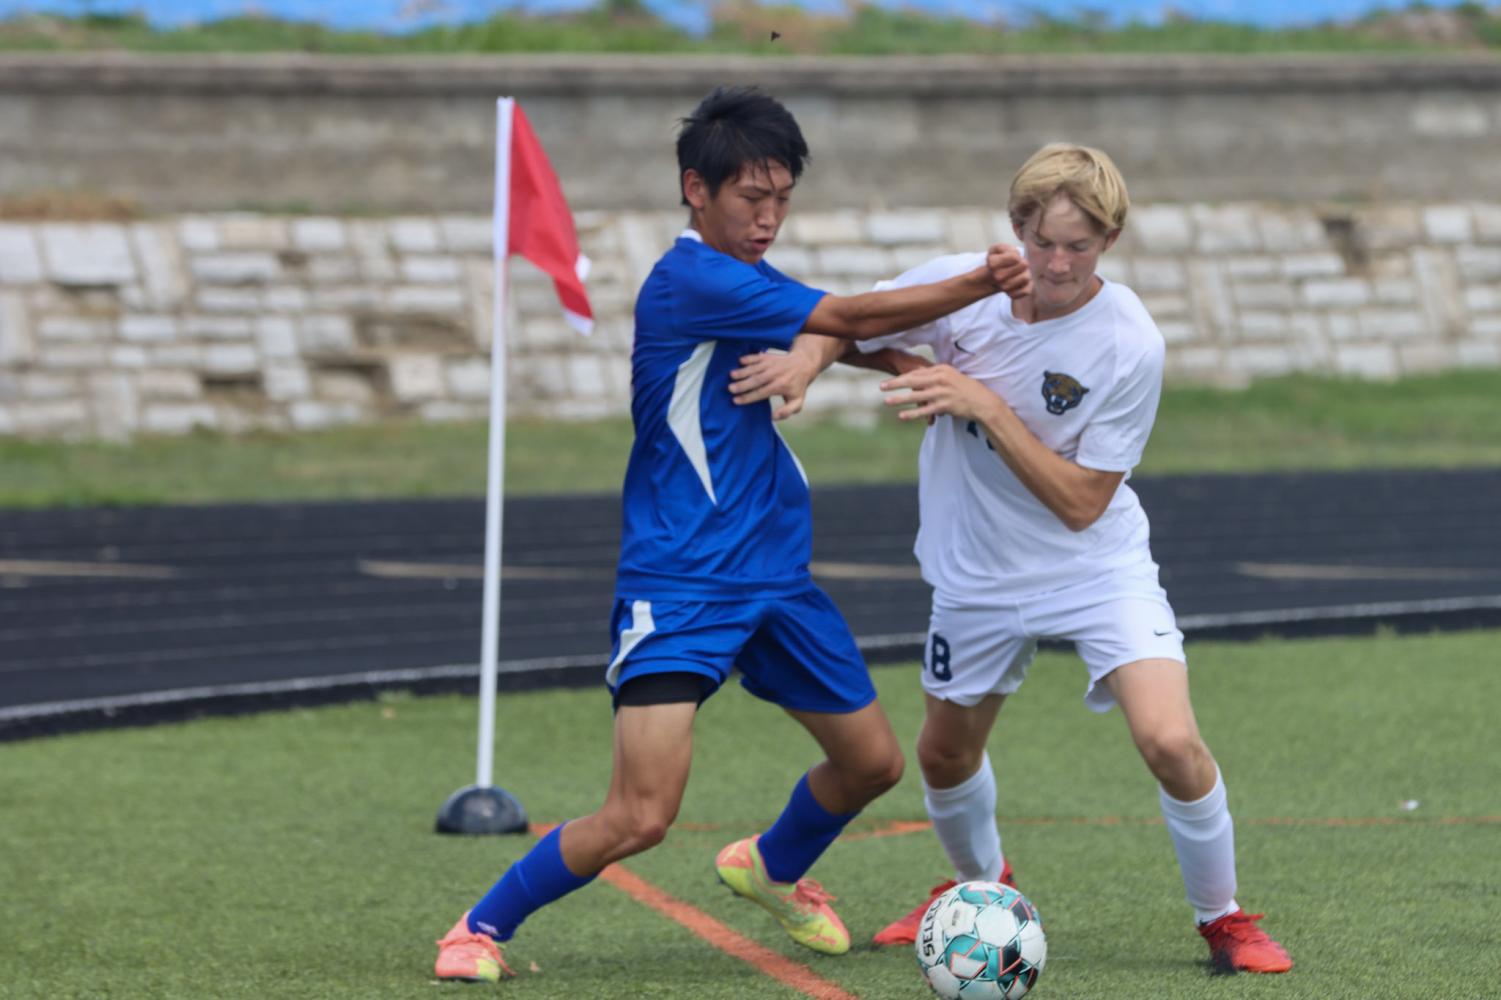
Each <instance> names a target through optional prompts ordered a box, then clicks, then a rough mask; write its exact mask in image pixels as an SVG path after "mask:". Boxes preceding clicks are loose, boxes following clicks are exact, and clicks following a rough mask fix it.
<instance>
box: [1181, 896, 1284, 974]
mask: <svg viewBox="0 0 1501 1000" xmlns="http://www.w3.org/2000/svg"><path fill="white" fill-rule="evenodd" d="M1263 916H1265V914H1263V913H1247V912H1246V911H1245V910H1236V911H1235V912H1234V913H1227V914H1225V915H1224V916H1223V917H1220V918H1219V919H1218V920H1213V921H1210V922H1209V923H1207V924H1204V925H1203V926H1201V927H1200V928H1199V933H1200V934H1202V935H1204V940H1205V941H1208V942H1209V961H1210V963H1211V964H1212V965H1213V966H1214V967H1215V969H1216V970H1218V971H1219V972H1225V973H1233V972H1286V971H1287V970H1289V969H1291V968H1292V967H1293V960H1292V958H1291V957H1290V956H1289V955H1288V954H1287V949H1286V948H1283V947H1282V946H1281V945H1280V944H1278V943H1277V942H1276V941H1273V940H1272V939H1271V938H1270V937H1268V936H1267V933H1266V931H1264V930H1262V929H1261V928H1260V927H1257V926H1256V921H1258V920H1260V919H1261V918H1262V917H1263Z"/></svg>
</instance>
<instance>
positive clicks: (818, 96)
mask: <svg viewBox="0 0 1501 1000" xmlns="http://www.w3.org/2000/svg"><path fill="white" fill-rule="evenodd" d="M720 83H755V84H760V85H762V86H764V87H765V88H767V89H768V90H769V91H770V92H772V93H774V94H776V95H778V96H779V97H781V98H783V99H784V100H785V101H786V102H787V104H788V106H789V107H790V108H791V109H792V110H793V112H794V113H795V114H796V115H797V117H798V120H799V121H800V122H801V123H802V126H803V129H804V131H805V133H806V134H807V137H808V140H809V143H810V145H811V146H812V148H813V153H814V160H813V164H812V167H811V169H810V170H809V171H808V173H807V174H806V175H805V176H804V179H803V182H802V184H801V186H800V191H799V197H800V199H801V202H802V206H803V207H804V208H816V209H834V208H856V209H871V208H879V207H884V206H921V207H940V208H947V207H952V206H962V205H985V204H992V203H994V201H995V200H996V198H997V197H998V192H999V190H1000V189H1002V188H1003V187H1004V186H1005V184H1006V183H1007V182H1008V181H1009V178H1010V176H1011V174H1012V173H1013V172H1014V171H1015V170H1016V168H1017V167H1018V166H1019V165H1020V164H1021V162H1022V160H1023V159H1025V157H1026V156H1027V155H1028V154H1029V153H1030V152H1031V151H1032V150H1034V149H1036V148H1037V147H1038V146H1040V145H1042V144H1043V143H1045V142H1051V141H1054V140H1057V139H1070V140H1072V141H1075V142H1084V143H1088V144H1091V145H1096V146H1099V147H1101V148H1103V149H1106V150H1108V151H1109V152H1110V153H1111V154H1112V155H1113V156H1114V157H1115V158H1116V160H1117V161H1118V162H1119V163H1120V165H1121V168H1122V170H1123V171H1124V172H1125V174H1126V177H1127V178H1128V179H1129V181H1130V183H1131V186H1132V192H1133V194H1134V195H1135V197H1136V198H1137V199H1138V200H1140V201H1143V202H1191V201H1205V202H1217V201H1245V200H1255V201H1260V200H1275V201H1290V202H1294V203H1303V202H1307V201H1310V200H1315V199H1353V200H1357V201H1379V200H1387V199H1394V200H1399V201H1402V200H1411V201H1421V202H1431V201H1438V200H1448V199H1479V200H1485V201H1498V200H1501V170H1498V169H1496V164H1497V163H1498V162H1501V60H1497V59H1496V58H1494V57H1493V56H1491V55H1489V54H1486V53H1479V54H1475V55H1468V54H1461V53H1452V52H1447V53H1438V54H1417V55H1403V56H1396V55H1374V56H1373V55H1353V54H1339V55H1304V56H1221V57H1211V56H1184V55H1165V54H1151V55H1142V56H1098V55H1092V56H1074V57H1068V56H1050V57H1025V56H1004V57H966V56H955V57H938V58H918V57H911V58H908V57H898V58H882V59H871V58H754V57H727V56H701V57H700V56H667V57H643V56H609V55H599V54H591V55H578V56H529V55H504V56H475V57H443V58H438V57H432V56H417V57H406V58H355V57H348V56H337V57H326V56H325V57H319V56H310V55H266V56H224V55H196V56H169V55H161V54H152V55H144V56H143V55H131V54H126V53H87V54H45V55H28V54H0V193H3V194H5V195H9V196H14V195H26V194H31V193H35V192H48V191H56V190H59V189H61V190H66V191H85V192H89V191H92V192H98V193H102V194H107V195H112V196H118V197H123V198H127V199H131V200H133V201H135V202H136V203H138V204H139V205H140V206H141V207H142V208H144V209H146V210H147V211H150V212H153V213H168V212H181V211H223V210H226V209H231V208H251V209H255V210H258V211H288V210H295V211H299V212H307V213H330V214H341V213H350V212H358V213H362V214H371V215H392V214H397V213H403V212H485V211H488V210H489V207H490V197H491V186H492V182H491V178H492V175H493V150H494V99H495V97H496V96H499V95H514V96H516V97H518V98H520V100H521V103H522V106H523V108H525V109H526V111H527V113H528V115H529V116H530V118H531V120H532V122H533V124H534V125H535V126H536V129H537V133H538V135H539V136H540V137H541V139H542V142H543V144H544V145H545V146H546V148H547V150H548V153H549V155H550V156H551V158H552V160H553V162H554V164H555V165H556V167H557V169H558V173H559V174H560V176H561V177H562V178H563V181H564V185H565V188H566V190H567V191H568V195H569V199H570V201H571V203H572V204H573V206H574V207H575V208H579V209H599V210H605V211H621V210H654V209H666V208H671V207H672V206H673V205H675V204H676V203H677V190H676V185H675V184H674V181H673V178H674V176H675V169H674V162H673V146H672V142H673V136H674V133H675V128H676V122H677V119H678V118H680V117H681V116H682V115H685V114H687V113H688V112H689V111H690V110H691V109H692V108H693V106H694V105H695V104H696V103H697V102H698V100H699V99H700V98H701V97H702V96H703V94H705V93H706V92H707V91H708V90H709V89H710V88H711V87H713V86H714V85H716V84H720Z"/></svg>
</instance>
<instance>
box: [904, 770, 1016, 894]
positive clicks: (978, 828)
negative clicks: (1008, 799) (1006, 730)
mask: <svg viewBox="0 0 1501 1000" xmlns="http://www.w3.org/2000/svg"><path fill="white" fill-rule="evenodd" d="M922 788H923V805H925V806H927V807H928V816H929V818H931V819H932V820H933V832H934V833H936V834H938V842H939V843H940V844H942V845H943V849H944V851H945V852H946V853H947V854H948V856H949V861H951V862H952V863H953V865H954V877H955V879H957V880H958V881H960V882H971V881H975V880H981V881H985V882H995V881H997V880H998V879H1000V877H1001V868H1002V866H1003V865H1004V864H1005V859H1004V858H1003V857H1002V855H1001V831H1000V829H999V828H998V827H997V826H996V822H995V772H993V771H992V770H991V769H990V754H988V753H987V754H985V755H984V757H983V758H981V760H980V769H979V770H978V771H976V772H975V773H974V774H972V775H970V776H969V777H968V778H966V779H964V780H963V781H961V782H960V783H959V784H957V785H955V786H954V787H953V788H930V787H929V786H928V783H927V781H926V780H925V781H923V786H922Z"/></svg>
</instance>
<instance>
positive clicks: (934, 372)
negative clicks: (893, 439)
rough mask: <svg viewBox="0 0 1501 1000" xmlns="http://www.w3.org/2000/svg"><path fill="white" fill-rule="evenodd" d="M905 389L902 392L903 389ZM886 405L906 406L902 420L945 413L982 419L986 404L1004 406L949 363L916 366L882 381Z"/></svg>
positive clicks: (987, 390)
mask: <svg viewBox="0 0 1501 1000" xmlns="http://www.w3.org/2000/svg"><path fill="white" fill-rule="evenodd" d="M904 390H905V391H904ZM881 391H882V392H889V393H892V394H893V395H890V396H887V397H886V400H885V402H886V405H887V406H900V407H906V409H903V410H902V411H901V412H899V413H898V414H897V416H898V417H900V418H901V419H902V420H923V419H931V418H933V417H936V416H940V415H943V414H947V415H948V416H951V417H958V418H960V419H961V420H982V419H984V414H985V411H986V409H987V408H988V407H993V406H995V405H997V404H1000V405H1002V406H1004V405H1005V403H1003V402H1002V401H1001V398H1000V397H999V396H997V395H996V394H995V393H993V392H991V391H990V390H989V389H987V388H985V386H984V385H982V384H980V383H979V382H976V381H975V380H974V379H972V378H970V377H969V376H968V375H962V374H960V373H959V372H958V371H955V370H954V369H953V368H952V367H950V366H949V365H933V366H931V367H929V368H919V369H918V370H916V371H911V372H908V373H907V374H905V375H901V376H898V377H897V378H893V379H887V380H886V381H885V382H882V383H881Z"/></svg>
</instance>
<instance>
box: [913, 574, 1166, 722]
mask: <svg viewBox="0 0 1501 1000" xmlns="http://www.w3.org/2000/svg"><path fill="white" fill-rule="evenodd" d="M1039 639H1063V640H1071V641H1072V642H1073V643H1074V645H1075V648H1076V649H1077V650H1078V651H1079V656H1080V657H1081V658H1082V659H1083V660H1084V665H1085V666H1086V667H1087V668H1088V670H1089V687H1088V688H1087V689H1086V690H1085V692H1084V704H1085V705H1086V706H1087V707H1088V708H1089V709H1090V710H1092V711H1095V712H1108V711H1109V710H1110V708H1111V706H1112V705H1114V704H1115V697H1114V696H1113V695H1112V694H1111V693H1110V690H1109V688H1107V687H1106V686H1105V685H1104V684H1101V683H1100V682H1101V681H1102V680H1104V678H1105V676H1106V675H1107V674H1109V673H1110V672H1111V671H1113V670H1114V669H1115V668H1117V667H1122V666H1125V665H1126V664H1127V663H1134V662H1136V661H1137V660H1147V659H1166V660H1177V661H1178V662H1179V663H1184V664H1186V663H1187V662H1188V661H1187V659H1186V658H1185V657H1184V655H1183V633H1182V632H1180V631H1179V630H1178V623H1177V619H1176V618H1175V617H1174V615H1173V608H1172V605H1170V604H1168V602H1167V593H1166V592H1165V591H1164V590H1163V589H1162V586H1161V584H1159V583H1158V582H1157V566H1156V564H1155V563H1148V564H1147V565H1146V566H1143V567H1139V568H1133V569H1129V570H1117V571H1113V572H1107V573H1105V574H1103V575H1102V576H1101V577H1099V578H1096V579H1093V580H1089V581H1086V582H1083V583H1077V584H1071V585H1069V586H1067V587H1063V588H1060V589H1058V590H1051V591H1047V592H1046V593H1042V594H1034V595H1032V596H1029V597H1024V598H1021V599H1020V600H1016V601H1006V602H1003V603H1000V604H998V605H992V606H988V607H978V606H974V605H962V604H951V603H948V602H947V601H946V600H945V599H944V598H943V597H942V596H941V595H938V594H934V596H933V614H932V618H931V619H930V621H929V625H928V644H927V647H926V649H924V651H923V671H922V686H923V690H924V691H926V692H928V694H931V695H932V696H933V697H935V698H941V699H943V700H944V701H951V702H953V703H954V704H956V705H966V706H968V705H976V704H978V703H979V702H980V699H982V698H984V697H985V696H986V695H991V694H1012V693H1013V692H1015V691H1016V689H1017V688H1019V687H1021V684H1022V681H1024V680H1026V679H1027V668H1028V667H1030V666H1031V665H1032V659H1033V657H1035V656H1036V655H1037V640H1039Z"/></svg>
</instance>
